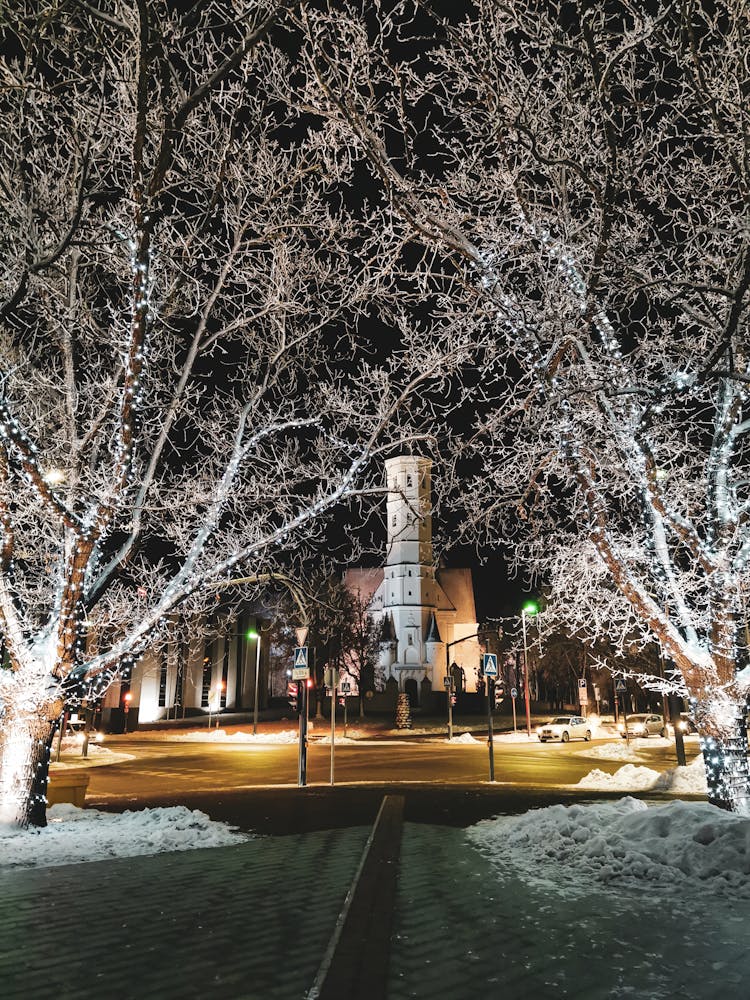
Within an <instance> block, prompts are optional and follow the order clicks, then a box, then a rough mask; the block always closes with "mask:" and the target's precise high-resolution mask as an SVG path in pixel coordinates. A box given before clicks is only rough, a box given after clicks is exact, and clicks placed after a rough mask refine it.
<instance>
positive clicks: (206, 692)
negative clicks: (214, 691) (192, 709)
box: [201, 656, 212, 708]
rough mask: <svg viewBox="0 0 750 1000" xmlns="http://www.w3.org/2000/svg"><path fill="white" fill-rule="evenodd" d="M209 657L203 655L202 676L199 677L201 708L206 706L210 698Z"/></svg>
mask: <svg viewBox="0 0 750 1000" xmlns="http://www.w3.org/2000/svg"><path fill="white" fill-rule="evenodd" d="M211 667H212V663H211V657H210V656H204V657H203V677H202V678H201V708H208V707H209V704H210V698H211V673H212V671H211Z"/></svg>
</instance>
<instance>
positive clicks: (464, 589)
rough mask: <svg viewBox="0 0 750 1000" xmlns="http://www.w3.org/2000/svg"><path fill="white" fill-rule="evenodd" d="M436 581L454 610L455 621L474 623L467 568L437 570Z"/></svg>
mask: <svg viewBox="0 0 750 1000" xmlns="http://www.w3.org/2000/svg"><path fill="white" fill-rule="evenodd" d="M436 575H437V581H438V583H439V584H440V586H441V587H442V588H443V590H444V591H445V596H446V597H447V598H448V600H449V601H450V602H451V604H452V605H453V607H454V608H455V609H456V620H457V621H459V622H475V621H476V620H477V610H476V606H475V604H474V587H473V584H472V579H471V570H470V569H468V568H460V569H459V568H456V569H442V568H440V569H438V571H437V574H436Z"/></svg>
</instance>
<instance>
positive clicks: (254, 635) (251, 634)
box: [247, 628, 260, 736]
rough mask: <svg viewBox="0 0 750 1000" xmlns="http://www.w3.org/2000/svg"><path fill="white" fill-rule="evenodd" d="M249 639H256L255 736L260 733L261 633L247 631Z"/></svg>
mask: <svg viewBox="0 0 750 1000" xmlns="http://www.w3.org/2000/svg"><path fill="white" fill-rule="evenodd" d="M247 637H248V639H255V688H254V690H253V736H255V735H256V734H257V732H258V674H259V673H260V633H259V632H258V631H257V630H256V629H254V628H251V629H248V630H247Z"/></svg>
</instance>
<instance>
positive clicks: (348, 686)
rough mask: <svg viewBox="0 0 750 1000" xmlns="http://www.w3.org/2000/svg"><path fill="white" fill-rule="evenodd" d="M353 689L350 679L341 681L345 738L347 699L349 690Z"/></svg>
mask: <svg viewBox="0 0 750 1000" xmlns="http://www.w3.org/2000/svg"><path fill="white" fill-rule="evenodd" d="M351 689H352V686H351V683H350V682H349V681H342V682H341V694H342V696H343V698H344V739H346V701H347V695H348V694H349V692H350V691H351ZM360 697H361V695H360Z"/></svg>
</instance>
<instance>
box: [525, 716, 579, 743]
mask: <svg viewBox="0 0 750 1000" xmlns="http://www.w3.org/2000/svg"><path fill="white" fill-rule="evenodd" d="M536 734H537V736H538V737H539V742H540V743H546V742H547V740H560V742H561V743H567V742H568V740H586V742H588V741H589V740H590V739H591V724H590V723H588V722H587V721H586V720H585V719H583V718H581V716H580V715H558V716H557V718H555V719H550V721H549V722H545V723H544V725H543V726H538V727H537V731H536Z"/></svg>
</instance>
